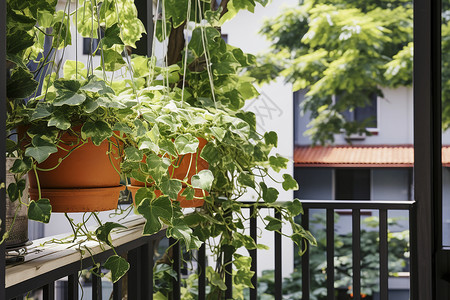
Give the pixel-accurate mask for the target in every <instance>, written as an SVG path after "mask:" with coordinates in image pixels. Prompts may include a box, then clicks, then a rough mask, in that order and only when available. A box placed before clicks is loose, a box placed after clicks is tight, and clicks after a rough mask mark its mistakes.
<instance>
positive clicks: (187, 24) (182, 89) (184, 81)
mask: <svg viewBox="0 0 450 300" xmlns="http://www.w3.org/2000/svg"><path fill="white" fill-rule="evenodd" d="M190 18H191V0H189V1H188V9H187V15H186V37H185V38H184V62H183V64H184V67H183V84H182V88H181V105H183V103H184V87H185V84H186V69H187V57H188V36H189V22H190Z"/></svg>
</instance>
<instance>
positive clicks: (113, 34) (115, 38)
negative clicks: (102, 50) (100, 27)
mask: <svg viewBox="0 0 450 300" xmlns="http://www.w3.org/2000/svg"><path fill="white" fill-rule="evenodd" d="M101 43H102V46H103V47H106V48H111V47H112V46H114V45H123V42H122V39H121V38H120V27H119V26H118V24H117V23H115V24H113V25H112V26H111V27H109V28H106V30H105V36H104V38H102V39H101Z"/></svg>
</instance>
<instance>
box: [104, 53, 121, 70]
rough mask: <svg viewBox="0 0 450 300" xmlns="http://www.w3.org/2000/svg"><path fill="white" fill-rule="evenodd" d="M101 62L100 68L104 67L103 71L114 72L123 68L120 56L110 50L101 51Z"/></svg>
mask: <svg viewBox="0 0 450 300" xmlns="http://www.w3.org/2000/svg"><path fill="white" fill-rule="evenodd" d="M101 60H102V62H101V63H102V65H101V66H104V67H105V71H110V72H114V71H117V70H119V69H120V68H122V67H123V66H125V61H124V60H123V57H122V55H120V54H119V53H117V52H116V51H114V50H111V49H107V50H103V55H102V57H101Z"/></svg>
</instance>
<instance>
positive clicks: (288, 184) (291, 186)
mask: <svg viewBox="0 0 450 300" xmlns="http://www.w3.org/2000/svg"><path fill="white" fill-rule="evenodd" d="M283 179H284V181H283V183H282V186H283V189H284V190H285V191H289V190H298V184H297V181H295V179H294V178H292V176H291V175H289V174H283Z"/></svg>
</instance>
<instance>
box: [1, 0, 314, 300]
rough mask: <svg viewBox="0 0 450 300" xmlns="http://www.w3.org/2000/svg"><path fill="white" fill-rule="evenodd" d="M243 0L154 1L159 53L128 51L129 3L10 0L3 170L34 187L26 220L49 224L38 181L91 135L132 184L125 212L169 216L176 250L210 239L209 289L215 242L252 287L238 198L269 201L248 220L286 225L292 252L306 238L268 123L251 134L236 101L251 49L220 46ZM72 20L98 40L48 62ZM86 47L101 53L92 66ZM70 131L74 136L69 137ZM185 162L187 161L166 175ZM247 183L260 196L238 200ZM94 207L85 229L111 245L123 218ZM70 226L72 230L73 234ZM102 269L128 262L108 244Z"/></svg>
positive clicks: (154, 219)
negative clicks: (8, 156)
mask: <svg viewBox="0 0 450 300" xmlns="http://www.w3.org/2000/svg"><path fill="white" fill-rule="evenodd" d="M238 2H239V3H238ZM244 2H245V3H246V4H245V5H243V4H242V3H241V1H231V0H230V1H227V0H225V1H221V2H220V5H219V4H217V3H216V1H200V0H198V1H191V0H182V1H169V0H167V1H164V0H163V1H157V9H156V11H157V12H158V15H157V16H156V18H155V22H154V23H155V25H156V26H154V32H153V35H154V36H155V37H156V38H157V39H158V40H159V43H158V45H159V46H160V47H162V48H163V50H162V52H163V57H156V56H155V55H151V56H150V57H144V56H138V55H134V54H132V55H130V54H129V50H130V49H132V48H133V47H135V43H136V41H137V40H139V38H140V37H141V35H142V33H143V32H144V28H143V26H142V23H141V22H140V21H139V19H138V18H137V12H136V8H135V7H134V4H133V1H130V0H106V1H103V2H102V3H101V4H100V3H97V2H96V1H94V0H91V1H88V0H86V1H84V0H80V1H79V2H78V3H76V4H75V7H73V6H74V4H71V2H70V1H68V2H67V3H66V6H65V8H64V10H63V11H56V10H55V6H56V1H54V2H51V3H50V2H48V1H44V2H42V1H38V2H36V1H31V0H25V1H22V2H21V3H18V2H17V1H12V0H8V1H7V4H8V45H7V48H8V60H9V62H10V64H11V76H10V78H9V81H8V104H9V106H8V123H7V127H8V129H9V130H11V132H12V131H13V130H14V129H16V128H21V134H20V135H19V139H18V141H17V142H16V143H14V142H13V141H12V140H8V151H9V152H10V153H15V154H16V156H17V157H18V159H17V160H16V162H15V163H14V166H13V168H11V172H13V173H15V174H16V176H17V177H16V178H17V180H18V181H17V182H16V183H15V187H17V188H19V180H20V179H19V178H21V176H23V175H24V174H26V173H28V172H31V176H34V178H35V183H36V186H35V187H36V191H35V192H34V195H35V196H33V197H34V198H32V201H31V202H30V204H27V203H23V205H27V206H28V216H29V218H30V219H32V220H37V221H41V222H49V220H50V216H51V211H52V201H51V199H49V198H50V196H49V197H45V196H43V195H45V192H46V187H44V188H42V187H41V183H40V180H39V178H40V177H44V176H45V175H43V174H44V173H45V172H50V170H49V169H51V170H53V169H54V170H57V169H58V168H63V164H64V163H65V162H66V160H68V159H69V157H71V156H72V157H73V156H75V152H76V151H78V149H81V148H82V147H85V145H86V144H88V143H91V142H92V144H93V145H94V146H95V147H102V145H106V149H107V150H106V152H105V151H103V152H105V157H106V158H107V159H108V160H110V162H111V164H110V166H111V167H112V168H113V170H114V171H115V172H116V174H115V176H118V177H117V179H121V181H122V183H124V184H125V183H126V181H127V179H126V178H132V179H134V182H141V185H143V186H142V187H139V188H135V194H134V202H135V206H136V209H135V210H136V212H137V213H138V214H140V215H142V216H143V217H144V218H145V219H146V224H145V226H144V231H143V234H146V235H148V234H154V233H156V232H158V231H160V230H161V229H162V228H163V226H166V227H167V231H166V233H167V236H168V237H172V238H175V239H177V240H179V242H180V243H181V244H183V245H184V247H185V248H186V250H187V251H189V250H192V249H198V248H199V247H200V245H201V244H202V243H204V242H205V243H207V244H208V245H209V246H210V249H211V251H212V253H213V254H214V255H216V260H217V267H216V268H215V269H213V268H210V267H209V268H208V270H207V272H208V274H209V275H208V277H210V278H215V279H217V280H210V284H211V285H212V288H211V292H210V297H213V298H214V297H215V298H214V299H220V298H221V297H222V296H223V286H224V282H223V280H224V275H225V269H224V265H225V262H224V261H223V255H222V253H223V251H224V249H228V250H230V251H231V254H232V257H233V259H232V261H231V263H233V264H234V265H235V266H239V268H240V269H241V271H237V273H236V275H235V276H234V281H235V284H237V285H243V286H247V287H251V284H250V278H251V277H252V276H253V273H252V272H250V263H251V260H250V259H248V258H246V257H244V258H243V256H242V255H240V254H237V252H236V251H237V250H238V249H239V248H242V247H244V248H246V249H248V250H251V249H255V248H264V246H261V245H257V244H256V243H255V241H254V240H253V239H252V238H251V237H250V236H248V235H247V234H246V232H245V230H244V224H245V222H246V221H247V220H248V219H249V217H246V216H244V215H243V214H242V213H241V209H242V208H243V207H249V206H254V207H257V206H258V205H260V204H261V203H263V204H264V205H265V206H267V207H270V208H273V209H275V210H276V211H277V212H279V213H280V214H281V216H282V219H281V220H277V219H275V218H272V217H264V218H262V217H261V216H259V210H258V209H255V210H254V211H255V215H254V216H250V217H261V220H262V222H264V224H265V228H266V229H267V230H271V231H278V232H280V233H281V226H282V224H283V223H286V224H289V225H290V226H291V229H292V234H291V235H289V237H290V238H291V239H292V240H293V241H294V242H295V243H297V244H298V245H299V246H300V249H302V251H303V250H304V247H306V244H307V242H309V243H311V244H315V240H314V238H313V237H312V236H311V234H310V233H309V232H308V231H306V230H304V229H303V228H302V227H301V226H300V225H298V224H296V223H295V222H294V217H295V216H296V215H298V214H299V213H301V212H302V207H301V203H300V201H299V200H297V199H295V200H293V201H289V202H287V203H284V204H279V203H277V202H276V201H277V198H278V194H279V191H278V188H282V189H284V190H294V189H296V188H297V187H298V186H297V183H296V181H295V180H294V179H293V178H292V177H291V176H290V175H289V174H283V175H282V178H283V180H282V181H281V182H276V181H275V180H273V178H272V176H271V174H272V173H271V172H273V171H275V172H280V171H281V170H283V169H286V167H287V163H288V160H287V159H286V158H283V157H281V156H279V155H277V154H273V153H272V152H273V150H274V149H275V148H276V147H277V141H278V140H277V135H276V133H275V132H266V133H261V132H258V131H257V130H256V117H255V115H254V114H253V113H252V112H248V111H244V110H242V108H243V106H244V103H245V101H246V100H249V99H253V98H255V97H257V96H258V92H257V90H256V89H255V87H254V86H253V81H254V80H253V79H252V78H250V77H248V76H246V75H245V74H244V71H245V68H247V67H249V66H251V65H253V64H254V63H255V58H254V56H252V55H249V54H245V53H244V52H243V51H242V50H241V49H239V48H236V47H233V46H231V45H227V44H226V43H225V41H224V40H222V39H221V35H220V31H219V30H218V28H219V26H220V25H221V24H223V22H225V21H226V20H228V19H231V18H232V17H233V16H234V15H235V14H236V13H237V11H238V10H240V9H241V8H244V7H245V8H247V9H249V10H252V9H253V8H254V6H255V3H254V1H250V0H249V1H244ZM257 2H265V1H257ZM263 4H264V3H263ZM160 8H161V9H160ZM159 12H161V13H159ZM70 24H74V25H75V27H76V30H77V32H78V34H80V35H81V36H83V37H89V38H91V39H93V38H100V39H99V43H98V47H97V48H96V49H92V50H93V51H92V53H93V54H92V55H91V56H89V59H88V62H87V63H86V64H83V63H81V62H80V61H69V60H67V61H65V62H63V60H64V59H63V58H60V57H58V61H57V60H56V58H57V56H56V53H57V51H56V50H57V49H61V50H60V51H59V52H58V53H61V54H63V53H64V51H65V50H64V49H65V47H67V46H68V45H70V44H71V42H72V41H74V40H76V39H75V36H72V34H71V32H70V28H71V26H70ZM185 33H187V36H189V39H188V38H187V36H185ZM148 34H151V33H148ZM19 36H20V39H21V40H20V42H16V41H17V40H18V38H19ZM46 39H50V40H51V46H50V48H49V49H48V48H47V49H46V48H45V47H44V45H46V43H45V40H46ZM91 45H93V43H91ZM156 45H157V42H156V39H155V40H154V45H153V54H154V53H155V51H154V49H155V47H156ZM95 56H97V57H100V62H99V65H98V66H96V65H94V58H95ZM31 61H36V62H37V64H38V67H37V69H36V71H34V72H31V71H29V70H28V68H27V67H26V65H27V64H28V63H29V62H31ZM46 68H48V69H46ZM61 68H62V72H61ZM20 87H22V88H20ZM24 99H28V101H24ZM67 135H71V136H73V137H74V139H75V140H72V141H69V140H66V139H65V137H66V136H67ZM51 161H53V163H51ZM46 163H50V165H46ZM80 163H83V162H82V161H81V159H80ZM183 165H187V171H185V172H182V173H181V175H179V174H177V172H176V171H177V170H178V169H181V167H182V166H183ZM116 184H117V185H118V184H119V183H118V182H117V183H116ZM13 187H14V186H13ZM83 188H89V187H83ZM10 189H11V190H13V188H8V191H9V190H10ZM20 190H21V191H23V189H22V188H21V185H20ZM249 190H253V191H254V192H253V193H254V194H255V195H257V199H256V201H255V203H254V204H243V203H242V202H240V200H241V199H242V198H243V197H244V196H245V195H246V193H247V192H248V191H249ZM118 197H119V195H117V198H118ZM193 202H196V204H195V205H192V206H199V207H198V208H196V209H195V211H194V212H193V213H190V214H189V215H184V214H183V210H182V207H185V206H186V205H189V203H191V204H193ZM130 209H132V208H130ZM93 216H94V218H96V219H97V220H98V223H99V227H98V229H97V230H96V231H95V233H94V234H86V236H87V237H88V239H95V240H97V241H99V242H102V243H104V244H106V245H109V246H112V244H111V242H110V241H109V234H110V232H111V231H112V230H115V229H116V228H120V227H123V226H122V225H120V224H118V223H111V222H106V223H103V222H102V221H101V220H100V219H99V218H98V217H97V214H96V213H93ZM68 219H69V221H70V218H68ZM74 228H80V227H76V226H74ZM81 234H82V233H81V231H79V230H74V235H75V237H77V236H79V235H81ZM213 239H215V240H216V241H217V243H212V242H211V241H212V240H213ZM105 267H106V268H108V269H110V270H111V271H112V279H113V281H114V282H115V281H117V280H118V279H119V278H120V277H121V276H123V274H125V273H126V271H127V269H128V267H129V265H128V263H127V262H126V261H125V260H124V259H123V258H121V257H119V256H117V255H114V256H112V257H111V258H110V259H108V261H107V262H106V263H105Z"/></svg>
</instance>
